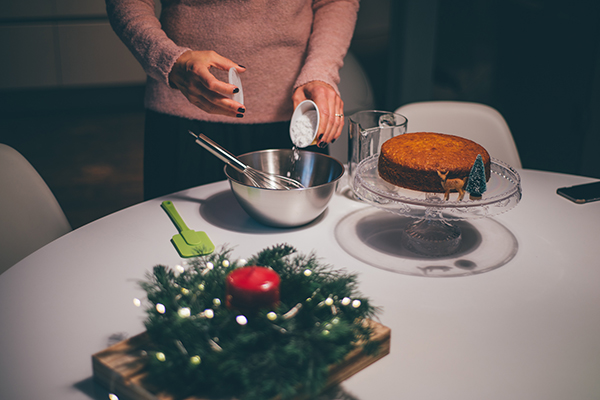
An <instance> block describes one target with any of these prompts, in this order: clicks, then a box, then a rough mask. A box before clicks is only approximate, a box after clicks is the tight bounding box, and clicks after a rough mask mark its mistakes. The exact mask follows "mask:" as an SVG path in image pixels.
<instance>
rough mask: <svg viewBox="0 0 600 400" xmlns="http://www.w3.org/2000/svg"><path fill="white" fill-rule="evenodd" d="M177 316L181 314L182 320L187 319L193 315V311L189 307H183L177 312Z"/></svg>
mask: <svg viewBox="0 0 600 400" xmlns="http://www.w3.org/2000/svg"><path fill="white" fill-rule="evenodd" d="M177 314H179V316H180V317H181V318H187V317H189V316H190V315H191V311H190V309H189V307H183V308H180V309H179V311H177Z"/></svg>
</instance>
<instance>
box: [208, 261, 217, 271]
mask: <svg viewBox="0 0 600 400" xmlns="http://www.w3.org/2000/svg"><path fill="white" fill-rule="evenodd" d="M214 267H215V265H214V264H213V263H211V262H210V261H209V262H207V263H206V268H208V269H213V268H214Z"/></svg>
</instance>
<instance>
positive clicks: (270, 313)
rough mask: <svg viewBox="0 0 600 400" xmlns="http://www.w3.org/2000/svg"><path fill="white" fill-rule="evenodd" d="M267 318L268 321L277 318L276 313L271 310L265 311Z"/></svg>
mask: <svg viewBox="0 0 600 400" xmlns="http://www.w3.org/2000/svg"><path fill="white" fill-rule="evenodd" d="M267 318H268V319H269V321H275V320H276V319H277V314H276V313H275V312H273V311H271V312H269V313H267Z"/></svg>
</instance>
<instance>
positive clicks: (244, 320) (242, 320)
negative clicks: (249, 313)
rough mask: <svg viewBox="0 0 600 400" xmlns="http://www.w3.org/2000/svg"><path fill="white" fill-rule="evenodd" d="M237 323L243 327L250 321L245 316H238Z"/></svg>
mask: <svg viewBox="0 0 600 400" xmlns="http://www.w3.org/2000/svg"><path fill="white" fill-rule="evenodd" d="M235 321H236V322H237V323H238V324H240V325H242V326H244V325H246V324H247V323H248V319H247V318H246V317H244V316H243V315H238V316H237V317H235Z"/></svg>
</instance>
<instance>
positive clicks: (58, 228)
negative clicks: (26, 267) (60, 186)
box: [0, 143, 71, 274]
mask: <svg viewBox="0 0 600 400" xmlns="http://www.w3.org/2000/svg"><path fill="white" fill-rule="evenodd" d="M69 231H71V225H70V224H69V222H68V221H67V218H66V216H65V214H64V212H63V210H62V209H61V207H60V205H59V204H58V201H57V200H56V198H55V197H54V195H53V194H52V192H51V191H50V188H48V185H46V182H44V180H43V179H42V177H41V176H40V175H39V174H38V173H37V171H36V170H35V169H34V168H33V166H32V165H31V164H30V163H29V162H28V161H27V160H26V159H25V158H24V157H23V156H22V155H21V154H20V153H19V152H18V151H16V150H15V149H13V148H12V147H9V146H7V145H4V144H1V143H0V274H1V273H3V272H5V271H6V270H7V269H9V268H10V267H11V266H13V265H14V264H16V263H17V262H18V261H20V260H21V259H23V258H25V257H26V256H28V255H29V254H31V253H33V252H34V251H36V250H37V249H39V248H40V247H42V246H44V245H46V244H47V243H50V242H51V241H53V240H54V239H56V238H58V237H60V236H62V235H64V234H65V233H67V232H69Z"/></svg>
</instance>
